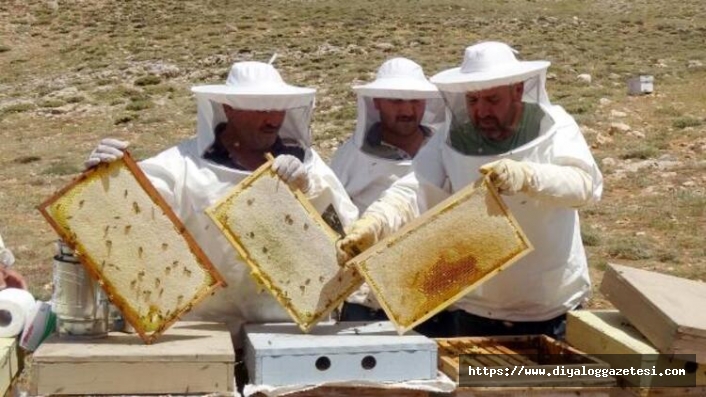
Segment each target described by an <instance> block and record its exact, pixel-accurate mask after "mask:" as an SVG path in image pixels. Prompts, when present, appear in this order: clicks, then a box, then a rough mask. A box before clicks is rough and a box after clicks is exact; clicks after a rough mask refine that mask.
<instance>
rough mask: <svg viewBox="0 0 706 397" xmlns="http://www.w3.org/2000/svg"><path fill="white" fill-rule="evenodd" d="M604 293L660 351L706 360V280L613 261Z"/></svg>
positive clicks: (700, 360) (606, 276) (604, 286)
mask: <svg viewBox="0 0 706 397" xmlns="http://www.w3.org/2000/svg"><path fill="white" fill-rule="evenodd" d="M601 292H603V293H604V294H605V295H606V296H607V297H608V299H609V300H610V301H611V303H613V305H614V306H615V307H616V308H617V309H618V310H620V311H621V312H622V313H623V315H625V317H627V319H628V320H630V323H632V324H633V325H634V326H635V328H637V329H638V330H639V331H640V332H641V333H642V334H643V335H645V336H646V337H647V339H649V340H650V342H652V343H653V344H654V345H655V346H656V347H657V349H658V350H659V351H661V352H663V353H667V354H695V355H696V361H697V362H700V363H706V310H694V308H697V307H699V308H701V307H706V283H702V282H698V281H693V280H687V279H683V278H679V277H674V276H670V275H666V274H660V273H656V272H650V271H647V270H642V269H635V268H631V267H628V266H620V265H614V264H610V265H609V266H608V270H606V272H605V275H604V277H603V282H602V284H601Z"/></svg>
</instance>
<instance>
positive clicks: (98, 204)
mask: <svg viewBox="0 0 706 397" xmlns="http://www.w3.org/2000/svg"><path fill="white" fill-rule="evenodd" d="M39 210H40V211H41V212H42V214H43V215H44V216H45V217H46V219H47V220H48V221H49V223H50V224H51V225H52V227H54V229H55V230H56V231H57V233H59V235H60V236H61V238H62V239H63V240H64V241H65V242H66V243H67V244H68V245H69V246H70V247H71V248H72V249H74V251H75V252H76V254H77V256H78V257H79V259H80V260H81V262H82V263H83V265H84V266H85V267H86V269H87V270H88V272H89V273H90V274H91V276H92V277H94V278H95V279H97V280H98V283H99V284H100V285H101V286H102V288H103V289H104V290H105V292H106V295H108V299H110V301H111V302H113V304H114V305H115V306H117V307H118V308H119V309H120V311H121V312H122V314H123V316H124V317H125V319H126V320H127V321H128V322H129V323H130V324H131V325H132V326H133V327H134V328H135V330H136V331H137V332H138V333H139V334H140V337H141V338H142V339H143V340H144V341H145V343H151V342H152V341H154V339H155V338H156V337H157V336H159V335H160V334H161V333H162V332H164V331H165V330H166V329H167V327H169V325H171V324H172V323H173V322H175V321H176V320H177V319H178V318H179V317H180V316H181V315H183V314H184V313H186V312H187V311H189V310H190V309H191V308H192V307H193V305H195V304H197V303H198V302H199V301H201V300H202V299H204V298H205V297H207V296H208V295H210V294H211V293H212V292H213V291H214V290H215V289H216V288H217V287H218V286H224V285H225V282H224V281H223V278H222V277H221V275H220V274H219V273H218V272H217V271H216V269H215V268H214V267H213V265H212V264H211V263H210V261H209V260H208V258H207V257H206V255H204V253H203V252H202V251H201V249H200V248H199V246H198V245H197V244H196V242H195V241H194V239H193V237H192V236H191V235H190V234H189V233H188V232H187V231H186V229H185V228H184V225H183V224H182V223H181V222H180V221H179V219H178V218H177V217H176V215H175V214H174V213H173V212H172V210H171V209H170V208H169V206H168V205H167V203H166V202H165V201H164V199H163V198H162V197H161V196H160V195H159V193H158V192H157V190H155V188H154V187H153V186H152V185H151V184H150V183H149V181H148V180H147V178H146V177H145V175H144V174H143V173H142V171H141V170H140V168H139V167H138V166H137V164H136V163H135V161H134V160H133V159H132V158H131V157H130V155H129V153H127V152H126V153H125V157H124V158H123V159H122V160H119V161H115V162H112V163H109V164H105V163H101V164H99V165H98V166H97V167H94V168H91V169H89V170H87V171H86V172H84V173H83V174H82V175H81V176H80V177H78V178H77V179H76V180H74V181H73V182H72V183H71V184H69V185H68V186H66V187H65V188H63V189H61V190H60V191H59V192H57V193H56V194H55V195H54V196H52V197H51V198H49V199H48V200H47V201H46V202H44V203H43V204H41V205H40V208H39Z"/></svg>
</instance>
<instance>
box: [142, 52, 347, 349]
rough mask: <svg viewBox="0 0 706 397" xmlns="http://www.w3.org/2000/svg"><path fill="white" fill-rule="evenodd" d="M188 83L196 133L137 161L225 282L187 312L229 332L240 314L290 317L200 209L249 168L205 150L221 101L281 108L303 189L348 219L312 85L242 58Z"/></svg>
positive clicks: (220, 115) (220, 119) (242, 318)
mask: <svg viewBox="0 0 706 397" xmlns="http://www.w3.org/2000/svg"><path fill="white" fill-rule="evenodd" d="M192 91H193V92H194V93H195V95H196V100H197V106H198V120H197V136H196V137H195V138H193V139H190V140H187V141H184V142H183V143H181V144H179V145H178V146H175V147H172V148H170V149H167V150H166V151H164V152H162V153H160V154H158V155H157V156H155V157H152V158H150V159H147V160H144V161H142V162H140V167H141V169H142V170H143V171H144V172H145V174H147V176H148V178H149V180H150V182H152V184H154V186H155V187H156V188H157V190H158V191H159V192H160V194H161V195H162V196H163V197H164V198H165V199H166V201H167V202H168V203H169V205H170V207H171V208H172V209H173V210H174V211H175V212H176V214H177V216H178V217H179V219H180V220H181V221H182V222H183V223H184V224H185V226H186V228H187V229H188V230H189V232H191V234H192V235H193V236H194V239H195V240H196V242H197V243H198V244H199V246H201V248H202V249H203V250H204V252H205V253H206V255H207V256H208V257H209V259H210V260H211V261H212V262H213V264H214V265H215V266H216V268H217V269H218V270H219V272H220V273H221V274H222V275H223V276H224V278H225V280H226V282H227V283H228V286H227V287H226V288H225V289H221V290H218V291H217V292H216V294H215V295H214V296H211V297H209V298H208V299H205V300H204V301H203V302H201V303H200V304H199V305H197V306H196V307H195V308H194V311H193V312H192V313H190V314H189V315H188V317H187V318H191V319H201V320H210V321H222V322H226V323H227V324H228V325H229V327H230V329H231V332H232V333H233V334H234V335H236V334H237V333H238V332H239V329H240V326H241V325H242V324H243V323H244V322H256V323H259V322H274V321H291V318H290V316H289V315H288V314H287V312H286V311H285V310H284V309H283V308H281V307H280V305H279V304H278V303H277V301H276V300H275V299H274V298H273V297H272V296H271V295H270V294H269V293H267V292H262V293H260V292H259V291H258V286H257V285H256V283H255V282H254V280H253V279H252V278H251V277H250V274H249V273H250V271H249V268H248V266H247V265H245V263H243V261H242V260H241V258H240V257H239V256H238V254H237V252H236V251H235V249H234V248H233V247H232V246H231V244H230V243H229V242H228V241H227V240H226V238H225V237H224V236H223V234H222V233H221V232H220V231H219V229H218V228H217V227H216V226H215V225H214V224H213V223H212V221H211V220H210V219H209V218H208V216H207V215H206V214H205V213H204V210H206V208H208V207H209V206H211V205H212V204H214V203H215V202H216V201H217V200H218V199H219V198H222V197H223V196H224V195H225V194H226V193H227V192H228V191H229V190H231V189H232V188H233V187H234V186H235V185H236V184H238V183H239V182H240V181H242V180H243V179H244V178H246V177H247V176H249V175H250V174H251V172H250V171H245V170H239V169H235V168H232V167H227V166H224V165H220V164H218V163H216V162H213V161H210V160H207V159H206V158H205V157H204V156H205V155H206V153H207V152H208V151H209V150H210V149H211V148H212V145H213V144H214V141H215V133H214V130H215V129H216V128H217V126H218V125H219V124H220V123H224V122H226V116H225V114H224V111H223V104H227V105H230V106H231V107H233V108H237V109H246V110H263V111H269V110H286V116H285V119H284V122H283V124H282V127H281V129H280V130H279V137H280V138H281V141H282V143H284V144H285V145H288V146H296V147H299V148H301V150H302V151H303V153H304V159H303V163H304V166H305V167H306V169H307V174H308V177H309V189H308V190H307V191H306V192H305V194H306V196H307V197H308V198H309V199H310V200H311V202H312V204H313V205H314V207H315V208H316V209H317V210H318V211H319V212H323V211H324V210H326V209H327V208H328V207H329V206H330V205H332V206H333V208H334V209H335V210H336V212H337V214H338V216H339V218H340V220H341V222H342V224H343V225H344V226H345V225H347V224H348V223H350V222H352V221H353V220H354V219H355V218H356V217H357V216H358V211H357V209H356V208H355V206H354V205H353V203H352V202H351V201H350V199H349V198H348V196H347V194H346V192H345V190H344V189H343V186H341V184H340V182H339V181H338V180H337V179H336V176H335V175H334V173H333V172H332V171H331V170H330V169H329V168H328V166H327V165H326V164H325V163H324V162H323V160H322V159H321V158H320V157H319V155H318V154H317V153H316V152H315V151H314V150H313V149H312V148H311V140H312V137H311V131H310V129H309V122H310V118H311V114H312V109H313V103H314V94H315V90H314V89H310V88H300V87H295V86H291V85H289V84H286V83H285V82H284V81H283V80H282V78H281V77H280V75H279V73H278V72H277V71H276V70H275V69H274V68H273V67H272V66H271V65H269V64H265V63H260V62H240V63H236V64H234V65H233V67H232V69H231V71H230V74H229V76H228V80H227V82H226V84H224V85H209V86H197V87H194V88H193V89H192ZM273 227H274V226H273ZM236 340H237V339H236Z"/></svg>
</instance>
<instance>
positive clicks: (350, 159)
mask: <svg viewBox="0 0 706 397" xmlns="http://www.w3.org/2000/svg"><path fill="white" fill-rule="evenodd" d="M353 90H354V91H355V92H356V93H357V95H358V118H357V122H356V128H355V132H354V133H353V135H352V136H351V137H350V138H349V139H348V140H347V141H346V142H344V143H343V144H342V145H341V147H339V148H338V150H337V151H336V153H335V154H334V156H333V159H332V160H331V169H333V171H334V172H335V173H336V176H337V177H338V179H339V180H340V181H341V183H343V186H344V187H345V188H346V191H347V192H348V194H349V195H350V197H351V199H352V200H353V203H354V204H355V205H356V206H357V207H358V209H359V210H360V211H361V212H362V211H365V209H366V208H367V207H368V206H369V205H370V204H371V203H372V202H373V201H375V200H376V199H378V198H379V197H380V195H381V194H382V192H384V191H385V190H386V189H387V188H388V187H390V185H392V183H393V182H395V181H396V180H397V179H399V178H400V177H402V176H404V175H406V174H407V173H409V172H410V171H411V167H412V159H411V158H405V159H401V160H400V159H388V158H383V157H379V156H376V155H374V154H370V153H366V152H365V151H364V150H362V147H363V144H364V142H365V139H366V138H367V136H368V133H369V132H370V131H371V127H373V126H374V125H376V124H377V123H379V122H380V114H379V112H378V110H377V109H375V105H374V104H373V98H390V99H406V100H411V99H422V100H425V101H426V107H425V111H424V117H423V118H422V121H421V125H422V126H424V127H426V128H427V129H428V131H429V132H430V133H431V135H433V134H435V133H436V132H437V131H441V130H443V129H444V128H445V127H446V123H447V122H448V117H447V115H446V105H444V101H443V99H442V98H441V95H439V92H438V90H437V89H436V87H435V86H434V85H433V84H431V83H430V82H429V81H428V80H427V78H426V77H425V76H424V71H423V70H422V67H421V66H419V65H418V64H417V63H415V62H413V61H411V60H409V59H406V58H393V59H390V60H388V61H386V62H385V63H383V64H382V66H380V68H379V69H378V72H377V76H376V79H375V81H373V82H371V83H369V84H365V85H360V86H355V87H353Z"/></svg>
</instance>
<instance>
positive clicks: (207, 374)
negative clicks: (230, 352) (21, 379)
mask: <svg viewBox="0 0 706 397" xmlns="http://www.w3.org/2000/svg"><path fill="white" fill-rule="evenodd" d="M233 365H234V364H233V363H224V362H212V363H204V362H201V363H193V362H191V363H183V362H160V363H154V362H129V363H128V362H126V363H118V362H114V361H113V362H102V363H95V362H94V363H71V362H65V363H57V364H48V363H43V364H40V365H37V366H36V367H33V368H32V371H33V375H32V376H33V378H35V379H38V380H39V381H38V382H37V383H33V384H32V395H55V394H91V395H93V394H113V395H124V394H154V393H168V394H193V393H214V392H222V393H227V392H232V391H233V383H234V380H235V379H234V377H233Z"/></svg>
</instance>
